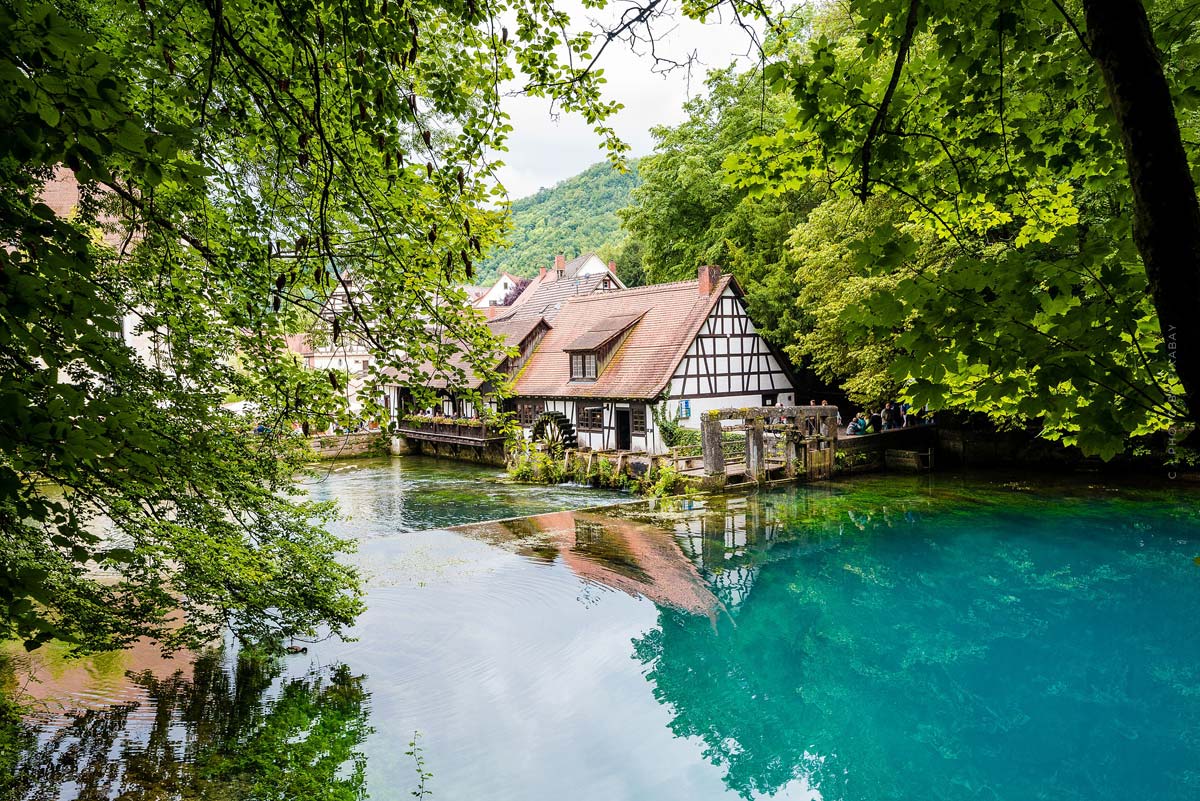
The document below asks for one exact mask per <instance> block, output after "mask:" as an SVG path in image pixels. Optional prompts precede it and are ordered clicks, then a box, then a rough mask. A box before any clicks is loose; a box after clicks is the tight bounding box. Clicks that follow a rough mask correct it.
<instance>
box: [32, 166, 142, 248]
mask: <svg viewBox="0 0 1200 801" xmlns="http://www.w3.org/2000/svg"><path fill="white" fill-rule="evenodd" d="M104 191H107V190H104ZM80 200H81V197H80V191H79V181H78V180H76V178H75V173H74V172H72V171H71V170H70V169H68V168H67V167H64V166H61V165H60V166H58V167H55V168H54V175H53V176H52V177H51V178H50V180H49V181H47V182H46V185H45V186H44V187H42V194H41V201H42V202H43V203H45V204H46V205H47V206H49V207H50V208H51V210H52V211H53V212H54V213H55V214H57V215H58V216H59V217H62V218H63V219H64V220H65V219H69V218H70V217H71V216H72V215H74V214H75V211H76V209H78V208H79V202H80ZM97 223H98V224H99V227H100V234H101V239H102V240H103V241H104V244H106V245H108V246H109V247H110V248H112V249H113V250H117V251H119V250H121V249H122V248H123V247H125V246H126V245H129V244H133V243H134V242H135V241H136V237H135V236H131V234H130V232H129V229H128V225H125V224H124V223H122V222H121V221H119V220H117V219H116V218H115V217H113V216H112V215H110V214H106V213H101V214H100V215H99V219H98V220H97Z"/></svg>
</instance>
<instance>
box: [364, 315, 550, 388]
mask: <svg viewBox="0 0 1200 801" xmlns="http://www.w3.org/2000/svg"><path fill="white" fill-rule="evenodd" d="M543 323H544V321H543V320H542V318H540V317H538V318H534V319H522V320H489V321H488V323H487V326H488V328H490V329H491V331H492V333H493V334H495V335H496V336H498V337H500V338H501V340H502V341H503V347H505V348H519V347H520V346H521V343H522V342H524V341H525V338H526V337H528V336H529V335H530V334H532V333H533V331H534V329H536V328H537V327H538V326H539V325H541V324H543ZM545 325H546V326H547V327H549V323H545ZM459 347H465V345H464V344H463V343H461V342H460V343H459ZM506 358H508V357H507V356H506V355H504V354H498V355H497V356H496V359H495V361H494V362H493V366H495V367H499V366H500V365H502V364H503V363H504V360H505V359H506ZM456 370H462V371H463V372H464V373H466V374H467V379H468V380H467V382H466V385H467V386H468V387H469V388H471V389H479V388H480V387H481V386H483V381H482V379H480V378H479V377H478V376H477V375H475V374H474V372H473V371H472V370H471V367H470V365H469V364H468V363H467V359H466V357H465V355H464V354H463V353H462V352H461V351H459V352H458V353H455V354H453V355H452V356H451V357H450V358H449V359H447V365H446V367H445V368H444V369H442V370H436V369H434V366H433V362H428V361H427V362H424V363H423V364H421V366H420V367H419V368H418V369H417V373H418V374H420V375H424V376H426V377H427V379H428V381H427V384H428V386H430V387H432V388H433V389H446V388H448V387H449V386H450V384H451V382H450V380H449V378H447V376H449V375H453V374H454V372H455V371H456ZM383 374H384V375H385V376H387V377H390V378H399V377H400V374H399V372H398V371H397V370H396V369H395V368H394V367H385V368H384V370H383Z"/></svg>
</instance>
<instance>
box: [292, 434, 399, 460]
mask: <svg viewBox="0 0 1200 801" xmlns="http://www.w3.org/2000/svg"><path fill="white" fill-rule="evenodd" d="M308 444H309V446H310V447H311V448H312V449H313V453H314V454H315V456H316V458H318V459H352V458H355V457H366V456H382V455H383V454H385V453H387V440H386V439H385V438H384V435H383V432H382V431H362V432H359V433H355V434H325V435H322V436H317V437H310V438H309V440H308Z"/></svg>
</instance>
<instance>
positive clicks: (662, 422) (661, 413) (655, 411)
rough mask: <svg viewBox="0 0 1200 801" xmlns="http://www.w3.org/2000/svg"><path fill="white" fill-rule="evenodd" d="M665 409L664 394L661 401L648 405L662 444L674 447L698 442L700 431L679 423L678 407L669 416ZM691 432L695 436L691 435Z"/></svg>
mask: <svg viewBox="0 0 1200 801" xmlns="http://www.w3.org/2000/svg"><path fill="white" fill-rule="evenodd" d="M666 410H667V403H666V397H665V396H664V398H663V402H662V403H656V404H654V405H652V406H651V407H650V414H651V415H652V416H653V417H654V427H655V428H657V429H658V435H659V436H660V437H662V441H663V444H664V445H666V446H667V447H668V448H674V447H675V446H677V445H692V444H698V443H699V442H700V432H699V431H698V430H696V431H693V430H692V429H687V428H684V427H683V426H681V425H679V419H680V418H679V410H678V409H676V410H675V414H674V415H672V416H670V417H668V416H667V411H666ZM692 434H694V435H695V436H694V437H692V436H691V435H692ZM690 439H695V440H696V442H695V443H693V442H690V441H689V440H690Z"/></svg>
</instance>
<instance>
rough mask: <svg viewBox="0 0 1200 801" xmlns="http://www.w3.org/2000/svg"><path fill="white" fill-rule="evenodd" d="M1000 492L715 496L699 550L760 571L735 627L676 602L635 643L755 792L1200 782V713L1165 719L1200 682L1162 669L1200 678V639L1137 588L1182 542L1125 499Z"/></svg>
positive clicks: (699, 732)
mask: <svg viewBox="0 0 1200 801" xmlns="http://www.w3.org/2000/svg"><path fill="white" fill-rule="evenodd" d="M990 500H991V499H989V498H986V497H980V498H976V499H974V500H973V501H960V502H958V503H957V505H956V506H954V507H942V506H940V505H938V504H928V503H923V502H918V503H916V504H915V505H911V506H910V505H905V504H902V503H897V502H896V500H895V499H893V498H876V499H869V498H861V499H860V500H859V502H858V503H857V504H853V505H850V504H847V503H846V502H844V501H843V499H841V498H837V497H834V498H831V499H830V500H829V501H828V502H827V503H826V504H824V505H822V504H817V505H816V506H811V505H810V506H807V507H806V506H805V505H804V504H803V503H796V504H792V505H790V506H788V505H787V503H784V505H783V507H782V508H775V509H772V510H765V509H760V510H754V509H748V508H746V505H745V504H742V503H741V502H740V501H736V500H734V501H733V502H732V504H733V505H732V507H731V506H730V505H729V504H730V503H731V502H730V501H722V502H720V503H717V504H713V505H712V506H711V507H710V508H709V509H708V510H706V511H707V515H708V517H707V519H706V524H707V525H706V528H704V529H703V530H704V533H705V536H706V541H705V542H704V543H702V544H698V545H697V547H696V548H695V549H693V552H694V553H701V552H703V553H704V557H705V561H706V567H711V566H713V565H719V564H722V563H728V564H731V565H736V566H737V568H738V569H739V570H745V569H749V568H752V569H754V570H755V571H756V580H755V582H754V587H753V592H752V593H750V594H749V595H748V596H743V601H742V605H741V607H740V608H739V609H737V611H736V615H735V616H734V617H733V619H721V620H720V621H719V625H718V626H717V627H716V628H715V629H714V627H713V626H712V625H711V623H710V621H708V620H707V619H702V618H696V617H694V616H689V615H686V614H682V613H679V612H678V611H675V610H670V609H661V610H660V615H659V626H658V628H656V629H654V630H652V631H650V632H648V633H647V634H645V635H644V636H642V637H640V638H638V639H635V640H634V643H633V644H634V652H635V658H636V659H638V660H639V661H640V662H641V663H643V664H644V665H645V666H646V671H645V672H646V677H647V679H648V680H649V681H650V682H651V684H652V686H653V692H654V696H655V698H656V699H657V700H658V701H659V702H660V703H662V704H663V705H665V706H667V707H668V708H669V709H670V710H671V716H672V720H671V724H670V726H671V729H672V731H673V732H674V733H675V734H676V735H677V736H679V737H687V738H697V739H698V740H699V741H701V742H702V743H703V748H704V756H705V758H706V759H707V760H709V761H710V762H712V763H713V764H714V765H717V766H719V767H720V768H721V769H722V770H723V771H724V774H725V783H726V785H727V786H728V787H729V788H730V789H731V790H732V791H734V792H736V793H738V794H739V795H741V796H742V797H744V798H753V797H759V796H763V795H774V794H776V793H778V792H779V791H780V789H781V788H783V787H785V786H788V785H789V784H791V783H792V782H795V781H797V780H799V781H800V782H802V783H805V784H807V785H809V786H810V787H814V788H816V789H817V790H819V792H820V793H821V795H822V797H824V798H839V799H842V798H854V799H859V798H861V799H868V798H894V797H909V796H913V797H915V794H916V793H918V792H919V794H920V795H921V797H923V798H929V799H958V798H963V797H967V796H970V797H981V796H988V797H991V796H990V795H988V794H991V793H999V795H1000V796H1002V797H1012V798H1033V797H1040V796H1041V795H1044V794H1045V793H1046V792H1047V791H1048V788H1051V789H1053V791H1054V792H1055V793H1056V796H1055V797H1057V798H1062V799H1071V801H1076V799H1078V800H1079V801H1082V799H1085V798H1086V799H1092V800H1093V801H1094V799H1095V798H1101V797H1104V798H1108V797H1119V796H1118V795H1117V794H1115V793H1114V792H1113V791H1114V788H1121V787H1123V786H1128V785H1129V784H1130V782H1131V781H1134V780H1136V781H1139V782H1142V783H1143V785H1145V784H1146V783H1148V782H1153V783H1154V784H1155V789H1154V792H1149V791H1147V792H1146V793H1144V794H1143V795H1140V796H1139V797H1147V798H1149V797H1154V798H1168V797H1169V798H1180V799H1181V798H1184V797H1190V798H1195V797H1200V796H1196V795H1194V794H1193V795H1188V794H1189V793H1195V792H1196V791H1197V790H1200V778H1197V776H1196V775H1195V774H1194V773H1193V774H1189V776H1187V777H1182V776H1180V775H1178V773H1176V774H1175V775H1172V774H1171V771H1172V770H1175V771H1178V768H1179V766H1181V765H1189V764H1197V762H1196V760H1197V759H1200V740H1197V739H1196V738H1194V737H1193V736H1191V732H1193V731H1194V728H1189V727H1187V726H1175V727H1174V728H1172V727H1170V726H1167V727H1165V728H1164V727H1163V726H1161V725H1159V724H1161V723H1162V720H1163V713H1162V710H1172V709H1186V708H1192V709H1194V701H1192V700H1190V696H1189V695H1188V693H1189V692H1191V690H1190V689H1189V687H1188V686H1187V684H1186V683H1185V682H1182V681H1179V682H1176V684H1175V685H1171V684H1170V683H1169V682H1163V681H1160V680H1158V678H1156V677H1159V678H1160V677H1161V676H1160V674H1161V675H1169V676H1190V675H1194V670H1192V669H1191V668H1189V667H1188V665H1189V664H1190V662H1189V660H1190V659H1191V658H1192V657H1196V656H1200V648H1197V647H1195V646H1193V645H1192V644H1182V643H1179V642H1178V641H1177V640H1178V636H1177V635H1178V627H1177V626H1176V627H1175V628H1172V626H1171V624H1170V623H1169V622H1164V621H1163V619H1162V616H1161V614H1160V615H1158V616H1157V617H1156V616H1155V614H1154V611H1153V610H1154V609H1155V608H1158V609H1159V611H1160V612H1161V606H1156V604H1158V605H1160V604H1161V602H1162V598H1161V597H1159V598H1157V599H1153V598H1152V596H1149V595H1144V594H1143V592H1142V590H1141V589H1139V587H1140V585H1138V583H1137V578H1140V577H1141V576H1142V575H1144V574H1141V573H1139V570H1140V569H1141V568H1140V567H1139V566H1141V565H1145V564H1146V563H1147V562H1148V561H1150V560H1159V561H1161V562H1162V563H1163V564H1164V567H1162V568H1161V569H1162V570H1178V569H1181V568H1177V567H1169V566H1167V565H1169V564H1170V562H1171V560H1172V559H1174V558H1175V556H1176V555H1174V554H1172V553H1170V552H1169V551H1165V550H1164V551H1159V552H1156V553H1151V552H1149V551H1147V550H1146V549H1145V548H1143V547H1142V546H1141V545H1139V542H1142V541H1143V540H1146V539H1148V538H1147V537H1146V535H1145V532H1144V531H1143V530H1142V527H1143V526H1144V525H1146V523H1145V521H1142V520H1139V519H1137V518H1136V517H1135V516H1133V515H1130V514H1128V513H1127V512H1126V510H1124V509H1119V508H1118V507H1117V506H1114V505H1098V506H1091V507H1086V508H1085V509H1080V508H1076V509H1074V510H1073V518H1071V519H1070V520H1068V519H1066V518H1065V517H1062V516H1061V512H1060V510H1059V509H1058V508H1055V507H1053V506H1043V505H1040V504H1039V505H1037V506H1034V505H1028V506H1023V505H1022V504H1020V503H1013V502H1011V501H1010V502H1009V503H1007V504H1004V505H995V506H989V502H990ZM722 503H724V504H725V506H724V507H722ZM753 503H755V502H753V501H752V502H751V504H750V505H751V506H752V505H753ZM772 503H774V504H776V505H777V507H778V505H779V504H780V503H781V501H780V500H779V499H778V498H776V499H775V500H773V501H772ZM1118 511H1121V512H1126V513H1125V514H1117V513H1116V512H1118ZM732 512H736V514H733V513H732ZM1165 517H1166V516H1165V515H1163V516H1162V517H1161V518H1157V519H1156V522H1154V523H1153V524H1151V528H1152V529H1153V530H1157V531H1159V532H1160V539H1162V540H1164V541H1166V540H1169V539H1171V537H1170V536H1169V535H1168V533H1167V530H1166V529H1164V528H1163V526H1164V525H1165V524H1164V522H1163V520H1164V519H1165ZM722 519H723V520H725V521H726V523H725V525H743V526H747V527H749V528H750V529H752V530H750V531H748V532H743V533H736V532H732V533H731V532H729V531H725V532H723V533H722V532H719V531H718V529H719V527H718V526H717V521H719V520H722ZM756 520H757V521H764V522H762V523H759V522H754V521H756ZM747 521H750V522H747ZM768 523H769V524H771V525H773V526H774V528H773V533H771V534H769V535H768V533H767V532H766V531H765V530H764V529H762V528H758V529H755V527H756V526H760V525H762V526H765V525H767V524H768ZM1069 526H1075V527H1076V528H1075V529H1070V528H1069ZM693 528H694V529H695V530H700V529H697V528H695V526H693ZM1178 530H1180V531H1183V530H1185V529H1184V528H1182V527H1181V528H1180V529H1178ZM1139 533H1140V536H1132V535H1135V534H1139ZM1093 544H1094V545H1095V547H1092V546H1093ZM722 548H725V549H726V550H727V551H728V553H729V554H730V555H729V558H728V559H722V558H721V554H720V551H721V549H722ZM1131 577H1133V578H1131ZM1122 583H1125V584H1126V586H1125V587H1124V588H1122V586H1121V585H1122ZM1081 623H1082V625H1081ZM1114 631H1115V632H1120V633H1121V636H1122V640H1121V643H1120V647H1118V648H1114V647H1112V643H1111V642H1109V641H1108V640H1107V638H1108V637H1110V636H1111V632H1114ZM1163 642H1173V643H1174V644H1173V646H1172V651H1171V652H1167V651H1165V650H1164V649H1163V646H1162V643H1163ZM1131 655H1137V656H1134V657H1132V658H1131ZM1139 660H1142V661H1139ZM1168 718H1169V713H1168ZM1131 732H1136V733H1137V736H1136V738H1133V739H1131V738H1130V733H1131ZM1118 753H1119V754H1120V757H1119V758H1117V757H1116V755H1117V754H1118ZM1139 765H1140V766H1143V767H1142V768H1140V769H1134V770H1132V771H1131V770H1129V766H1139ZM1047 777H1053V778H1052V779H1048V778H1047ZM1143 789H1144V788H1143Z"/></svg>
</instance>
